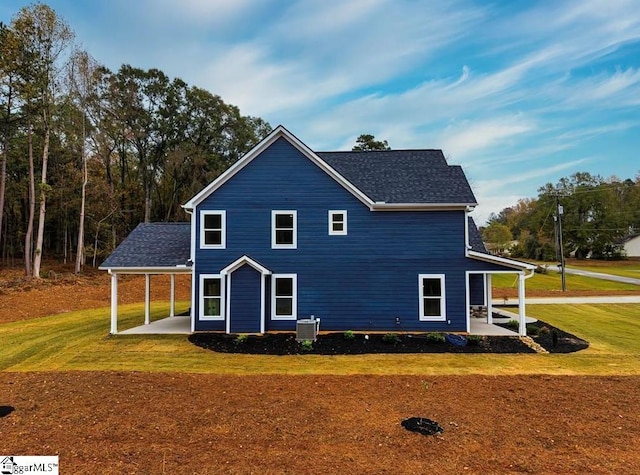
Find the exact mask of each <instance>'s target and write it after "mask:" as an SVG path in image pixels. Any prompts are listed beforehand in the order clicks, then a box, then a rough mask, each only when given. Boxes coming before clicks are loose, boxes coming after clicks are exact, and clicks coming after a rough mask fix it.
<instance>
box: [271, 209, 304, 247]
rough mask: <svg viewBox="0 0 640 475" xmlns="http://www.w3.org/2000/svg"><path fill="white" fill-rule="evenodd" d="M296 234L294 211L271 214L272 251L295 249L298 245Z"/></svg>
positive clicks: (273, 212)
mask: <svg viewBox="0 0 640 475" xmlns="http://www.w3.org/2000/svg"><path fill="white" fill-rule="evenodd" d="M297 234H298V230H297V214H296V212H295V211H272V212H271V248H272V249H296V247H297V245H298V238H297Z"/></svg>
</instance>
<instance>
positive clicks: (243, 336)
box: [236, 333, 249, 344]
mask: <svg viewBox="0 0 640 475" xmlns="http://www.w3.org/2000/svg"><path fill="white" fill-rule="evenodd" d="M248 339H249V335H247V334H245V333H241V334H239V335H237V336H236V343H239V344H240V343H246V342H247V340H248Z"/></svg>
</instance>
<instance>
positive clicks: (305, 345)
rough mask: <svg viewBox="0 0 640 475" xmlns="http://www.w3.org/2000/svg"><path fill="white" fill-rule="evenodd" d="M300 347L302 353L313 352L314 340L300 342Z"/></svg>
mask: <svg viewBox="0 0 640 475" xmlns="http://www.w3.org/2000/svg"><path fill="white" fill-rule="evenodd" d="M300 347H301V348H302V351H311V350H313V341H312V340H302V341H301V342H300Z"/></svg>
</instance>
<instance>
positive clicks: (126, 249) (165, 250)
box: [100, 223, 191, 269]
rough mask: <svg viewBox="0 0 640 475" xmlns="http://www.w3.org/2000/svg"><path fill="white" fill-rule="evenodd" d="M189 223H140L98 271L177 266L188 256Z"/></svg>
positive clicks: (184, 261)
mask: <svg viewBox="0 0 640 475" xmlns="http://www.w3.org/2000/svg"><path fill="white" fill-rule="evenodd" d="M190 245H191V226H190V224H189V223H141V224H139V225H138V226H137V227H136V228H135V229H134V230H133V231H131V234H129V236H127V238H126V239H125V240H124V241H122V243H120V245H119V246H118V247H117V248H116V249H115V251H113V253H112V254H111V255H110V256H109V257H108V258H107V260H105V261H104V262H103V263H102V265H101V266H100V268H102V269H112V268H120V267H126V268H146V267H156V268H157V267H176V266H180V265H186V264H187V261H188V260H189V257H190V253H189V250H190Z"/></svg>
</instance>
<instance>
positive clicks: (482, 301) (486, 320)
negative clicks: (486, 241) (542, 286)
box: [466, 261, 533, 336]
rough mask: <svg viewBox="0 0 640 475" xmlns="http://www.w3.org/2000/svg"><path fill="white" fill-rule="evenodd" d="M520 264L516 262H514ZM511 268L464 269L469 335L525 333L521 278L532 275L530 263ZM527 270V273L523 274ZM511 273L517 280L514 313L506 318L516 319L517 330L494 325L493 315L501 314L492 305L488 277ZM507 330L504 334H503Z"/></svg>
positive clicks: (523, 297)
mask: <svg viewBox="0 0 640 475" xmlns="http://www.w3.org/2000/svg"><path fill="white" fill-rule="evenodd" d="M511 262H514V261H510V263H511ZM518 264H520V263H518ZM521 265H522V267H520V268H519V269H517V270H516V269H513V270H500V271H498V270H487V271H480V270H477V271H468V272H467V282H466V284H467V304H468V305H467V332H468V333H469V334H472V335H520V336H526V334H527V323H528V322H527V315H526V302H525V281H526V279H528V278H530V277H531V276H533V266H531V265H529V264H521ZM526 270H529V271H530V272H529V273H526ZM505 273H507V274H515V275H516V279H517V281H518V300H517V312H518V313H517V314H514V313H510V316H509V318H507V320H506V321H509V320H517V321H518V332H517V333H515V332H513V331H511V330H507V329H505V328H502V327H499V326H496V325H494V321H493V319H494V314H497V313H498V314H502V312H501V311H500V310H497V309H495V308H494V306H493V304H494V303H493V295H492V284H491V276H492V275H493V274H505ZM505 332H507V333H505Z"/></svg>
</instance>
